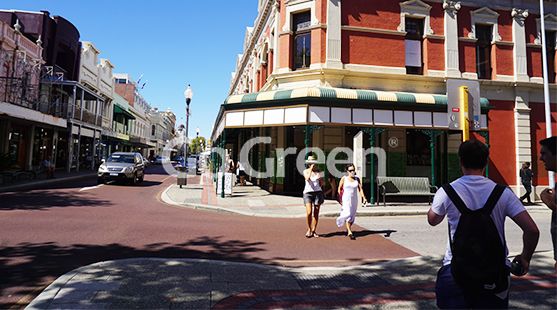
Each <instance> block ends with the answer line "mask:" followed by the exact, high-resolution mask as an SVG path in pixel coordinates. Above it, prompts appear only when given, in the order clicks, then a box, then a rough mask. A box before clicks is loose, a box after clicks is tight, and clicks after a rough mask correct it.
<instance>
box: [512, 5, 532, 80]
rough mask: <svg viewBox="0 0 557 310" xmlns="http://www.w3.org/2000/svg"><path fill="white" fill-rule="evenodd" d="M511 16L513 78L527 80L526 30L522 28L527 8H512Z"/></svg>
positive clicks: (526, 15)
mask: <svg viewBox="0 0 557 310" xmlns="http://www.w3.org/2000/svg"><path fill="white" fill-rule="evenodd" d="M511 16H512V17H513V42H514V49H513V62H514V79H515V81H518V82H528V81H530V78H529V77H528V72H527V56H526V32H525V30H524V21H525V20H526V17H528V10H522V9H517V8H513V10H512V12H511Z"/></svg>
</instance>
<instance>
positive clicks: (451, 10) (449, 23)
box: [443, 0, 461, 78]
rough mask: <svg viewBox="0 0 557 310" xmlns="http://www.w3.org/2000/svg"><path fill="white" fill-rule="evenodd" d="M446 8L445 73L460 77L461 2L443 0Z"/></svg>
mask: <svg viewBox="0 0 557 310" xmlns="http://www.w3.org/2000/svg"><path fill="white" fill-rule="evenodd" d="M443 9H444V10H445V18H444V19H443V20H444V26H445V75H446V76H447V77H452V78H460V77H461V73H460V69H459V60H458V22H457V13H458V10H460V2H457V1H448V0H445V1H444V2H443Z"/></svg>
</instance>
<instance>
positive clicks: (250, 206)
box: [161, 175, 547, 218]
mask: <svg viewBox="0 0 557 310" xmlns="http://www.w3.org/2000/svg"><path fill="white" fill-rule="evenodd" d="M161 199H162V200H163V201H164V202H165V203H168V204H171V205H175V206H181V207H189V208H194V209H204V210H213V211H223V212H230V213H237V214H241V215H247V216H259V217H271V218H303V217H305V216H306V210H305V208H304V206H303V201H302V198H301V197H292V196H285V195H276V194H271V193H269V192H267V191H265V190H263V189H261V188H259V187H258V186H251V185H250V186H235V187H234V188H233V194H232V195H231V196H226V197H225V198H221V197H220V196H217V195H216V193H215V187H214V184H213V183H212V179H211V178H210V177H209V176H208V175H203V176H202V177H201V178H200V182H198V183H197V184H191V183H190V184H188V185H187V186H184V187H183V188H180V187H179V186H178V185H170V186H168V187H167V188H166V190H165V191H164V192H162V193H161ZM429 207H430V205H429V204H428V203H427V202H415V203H399V202H388V203H387V205H386V206H383V204H382V203H381V204H379V205H370V206H367V207H364V206H362V205H360V207H359V208H358V211H357V216H394V215H425V214H427V211H428V210H429ZM527 209H528V210H536V209H539V210H546V209H547V208H546V207H545V206H542V205H532V206H527ZM339 213H340V205H339V203H338V202H336V201H335V200H332V199H327V200H325V203H324V204H323V205H322V206H321V211H320V216H322V217H336V216H338V215H339Z"/></svg>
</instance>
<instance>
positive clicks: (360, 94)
mask: <svg viewBox="0 0 557 310" xmlns="http://www.w3.org/2000/svg"><path fill="white" fill-rule="evenodd" d="M258 9H259V14H258V16H257V18H256V20H255V23H254V25H253V27H249V28H247V30H246V34H245V37H244V49H243V51H242V53H241V54H240V55H239V56H238V57H237V64H236V68H235V71H234V73H233V74H232V76H233V78H232V80H231V86H230V92H229V96H228V98H227V99H226V101H225V103H224V104H223V105H221V108H220V110H219V113H218V116H217V119H216V121H215V126H214V130H213V133H212V141H213V146H222V147H226V149H228V150H229V152H230V154H231V156H232V157H233V159H234V160H238V156H239V151H240V148H241V147H242V145H243V144H244V142H245V141H247V140H248V139H249V138H251V137H255V136H268V137H271V143H270V144H260V145H257V146H255V147H254V149H253V150H252V152H250V164H251V166H252V167H254V168H256V169H258V170H263V158H272V159H274V162H275V165H274V166H273V167H269V169H272V170H273V171H278V170H279V169H284V171H285V175H284V176H283V177H282V176H281V177H277V176H275V177H270V178H259V179H257V178H254V180H253V181H254V182H256V183H258V184H260V185H262V186H264V187H266V188H268V189H269V190H271V191H276V192H287V193H288V192H291V193H300V192H301V190H302V188H303V178H302V177H301V176H300V175H299V173H298V172H297V170H296V168H295V164H296V163H295V161H296V156H295V155H288V156H282V157H281V155H280V154H277V152H276V151H275V150H276V148H286V147H296V148H297V149H298V151H300V150H302V149H304V148H305V147H319V148H321V149H322V150H323V151H324V152H325V155H328V154H329V152H331V151H332V150H333V149H334V148H335V147H338V146H342V147H349V148H351V149H367V148H369V147H379V148H382V149H383V150H384V151H385V152H386V170H387V171H386V174H387V175H388V176H416V177H417V176H423V177H428V178H429V179H430V182H431V183H432V184H433V185H437V186H439V185H441V184H444V183H446V182H449V181H451V180H454V179H455V178H457V177H459V176H460V169H459V163H458V156H457V149H458V146H459V144H460V141H461V139H462V138H461V132H459V131H455V130H453V129H451V128H449V113H448V111H447V110H448V105H449V102H448V101H449V99H448V95H450V94H449V92H448V87H447V81H450V80H456V81H457V82H458V81H463V82H462V83H476V82H477V85H478V88H479V93H480V95H481V98H482V99H481V107H480V109H479V110H481V113H480V117H479V119H478V120H477V121H478V122H477V127H478V128H477V131H476V132H475V133H474V134H473V138H475V139H480V140H482V141H484V142H486V143H488V144H489V146H490V148H491V157H490V162H489V167H488V174H489V177H490V178H491V179H493V180H494V181H496V182H499V183H504V184H508V185H510V186H511V187H512V188H513V189H514V190H515V191H517V192H518V191H520V187H521V186H520V178H519V169H520V165H521V163H522V162H526V161H528V162H532V163H533V168H534V175H535V180H534V185H536V186H538V190H539V189H543V187H544V186H547V185H548V176H547V173H546V172H545V169H543V165H542V164H541V163H539V156H538V153H539V147H538V141H539V140H541V139H542V138H545V130H544V128H545V119H544V103H543V102H544V99H543V88H542V81H543V79H542V60H541V54H542V48H544V47H543V46H542V45H541V41H540V19H541V18H544V19H545V23H546V31H547V33H546V34H547V38H548V40H547V41H548V42H547V44H546V46H545V48H546V49H547V51H548V55H549V57H548V58H549V59H548V67H549V68H550V76H549V81H550V82H551V85H550V97H551V100H552V103H551V111H552V112H551V117H552V124H553V125H552V126H553V132H554V133H555V132H557V126H556V125H555V124H556V119H557V108H556V104H555V102H556V101H557V85H556V84H555V67H556V66H555V62H556V58H555V48H556V44H555V43H556V40H557V39H556V35H555V33H556V32H557V5H556V1H546V2H545V13H546V15H545V16H543V17H542V16H540V10H539V2H538V1H535V0H521V1H511V0H501V1H496V2H493V1H482V0H469V1H459V2H456V1H448V0H445V1H420V0H410V1H388V0H378V1H364V0H307V1H303V0H299V1H296V0H290V1H277V0H261V1H259V4H258ZM458 83H461V82H458ZM478 101H480V100H478ZM351 160H353V161H355V162H356V166H357V169H358V173H359V174H360V175H366V176H367V177H364V178H363V181H364V183H365V187H364V188H365V189H366V194H367V195H373V194H374V191H375V188H376V187H375V175H376V173H377V164H378V158H377V157H376V156H373V155H369V154H368V155H367V156H364V157H363V158H359V159H355V158H352V159H351ZM275 175H276V174H275ZM368 197H369V196H368Z"/></svg>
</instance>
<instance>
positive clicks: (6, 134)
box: [0, 120, 11, 154]
mask: <svg viewBox="0 0 557 310" xmlns="http://www.w3.org/2000/svg"><path fill="white" fill-rule="evenodd" d="M10 127H11V124H10V121H9V120H0V154H6V153H8V151H9V149H8V148H9V141H10V139H9V138H10Z"/></svg>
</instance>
